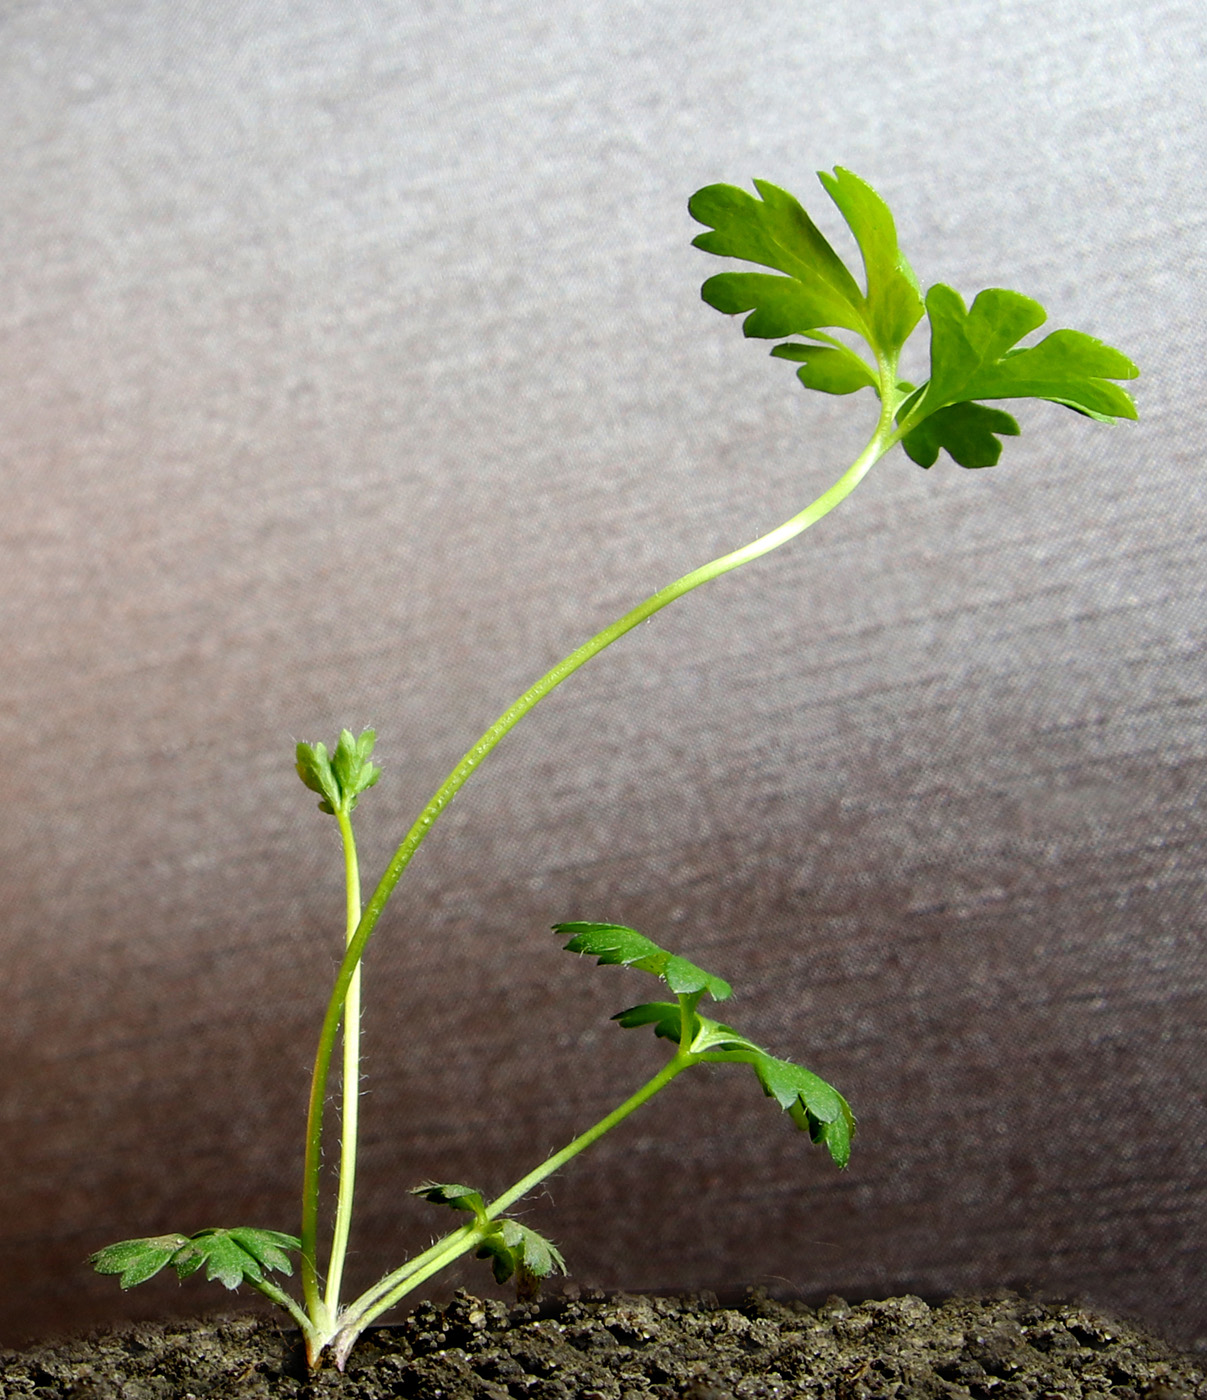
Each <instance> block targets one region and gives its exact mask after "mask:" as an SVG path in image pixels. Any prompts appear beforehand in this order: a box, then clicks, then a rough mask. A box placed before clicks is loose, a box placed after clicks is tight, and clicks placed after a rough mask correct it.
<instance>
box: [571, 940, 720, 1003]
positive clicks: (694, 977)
mask: <svg viewBox="0 0 1207 1400" xmlns="http://www.w3.org/2000/svg"><path fill="white" fill-rule="evenodd" d="M553 932H554V933H556V934H558V935H559V936H560V935H562V934H567V933H569V934H572V935H573V937H572V938H571V939H570V941H569V943H567V944H565V949H566V951H567V952H569V953H588V954H591V955H593V956H594V957H595V958H596V960H597V962H598V963H599V964H614V965H620V966H624V967H636V968H640V969H641V971H642V972H652V973H653V974H654V976H655V977H661V978H662V980H663V981H664V982H665V983H666V984H667V986H668V987H670V989H671V991H672V992H674V993H675V995H676V996H680V995H683V996H690V995H692V994H693V993H696V992H707V993H708V995H709V996H710V997H712V999H713V1000H714V1001H724V1000H725V999H726V998H727V997H728V996H730V994H731V993H732V992H733V988H732V987H731V986H730V985H729V983H728V982H726V981H725V980H724V979H723V978H721V977H714V976H713V975H712V973H711V972H705V971H704V969H703V968H702V967H697V966H696V964H695V963H693V962H688V960H687V959H686V958H681V957H679V956H678V954H677V953H668V952H667V951H666V949H665V948H659V946H658V945H657V944H656V943H655V942H653V941H652V940H651V939H649V938H647V937H646V936H645V934H643V933H638V932H637V930H636V929H633V928H626V927H625V925H624V924H596V923H589V922H584V921H577V922H572V923H567V924H554V926H553Z"/></svg>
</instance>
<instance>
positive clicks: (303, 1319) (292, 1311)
mask: <svg viewBox="0 0 1207 1400" xmlns="http://www.w3.org/2000/svg"><path fill="white" fill-rule="evenodd" d="M245 1277H246V1275H245ZM247 1281H248V1283H250V1284H251V1286H252V1287H253V1288H256V1289H259V1291H260V1292H261V1293H263V1294H264V1296H265V1297H266V1298H271V1299H272V1301H273V1302H274V1303H275V1304H276V1305H277V1307H279V1308H284V1309H285V1311H286V1312H287V1313H288V1314H289V1316H290V1317H292V1318H293V1320H294V1321H295V1322H296V1323H297V1324H298V1326H299V1327H300V1328H301V1329H302V1335H303V1336H304V1337H305V1338H306V1340H307V1343H308V1344H309V1342H310V1339H311V1337H312V1336H313V1335H314V1327H313V1325H312V1324H311V1321H310V1319H309V1318H308V1317H307V1316H306V1314H305V1313H304V1312H303V1311H302V1309H301V1308H300V1307H299V1306H298V1305H297V1303H296V1302H294V1300H293V1299H292V1298H291V1297H290V1296H289V1294H288V1293H286V1292H285V1290H284V1289H283V1288H278V1287H277V1285H276V1284H275V1283H273V1282H272V1280H271V1279H269V1278H262V1279H261V1280H260V1281H259V1283H257V1282H256V1281H255V1279H248V1280H247Z"/></svg>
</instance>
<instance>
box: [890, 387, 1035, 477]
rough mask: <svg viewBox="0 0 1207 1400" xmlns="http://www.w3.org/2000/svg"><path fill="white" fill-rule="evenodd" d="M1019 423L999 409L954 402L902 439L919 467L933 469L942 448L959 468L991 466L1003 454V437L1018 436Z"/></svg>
mask: <svg viewBox="0 0 1207 1400" xmlns="http://www.w3.org/2000/svg"><path fill="white" fill-rule="evenodd" d="M1017 436H1018V424H1017V423H1016V422H1015V420H1014V419H1013V418H1011V416H1010V415H1009V414H1008V413H1003V412H1002V410H1001V409H1000V408H986V407H985V405H984V404H982V403H953V404H950V405H949V406H948V407H947V408H940V409H938V410H937V411H936V412H935V413H932V414H931V415H930V417H929V418H924V419H923V420H922V422H921V423H919V425H918V426H917V427H916V428H914V429H913V431H912V432H909V433H906V435H905V437H903V438H902V439H901V446H902V447H904V448H905V450H906V452H907V453H908V454H909V456H910V457H911V458H912V459H913V460H914V461H915V462H917V464H918V465H919V466H920V467H933V466H934V464H935V461H936V460H937V458H938V456H939V449H940V448H943V449H944V450H945V451H946V452H947V454H948V456H949V457H951V458H952V460H953V461H955V462H957V463H959V465H960V466H961V467H992V466H996V465H997V461H998V458H999V457H1000V456H1001V455H1002V444H1001V438H1002V437H1017Z"/></svg>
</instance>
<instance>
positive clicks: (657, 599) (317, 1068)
mask: <svg viewBox="0 0 1207 1400" xmlns="http://www.w3.org/2000/svg"><path fill="white" fill-rule="evenodd" d="M880 393H881V406H880V417H879V421H878V422H877V425H876V431H875V432H874V433H873V434H872V437H871V439H870V440H869V442H868V444H867V446H866V447H865V448H864V450H863V451H862V452H861V453H860V454H859V456H858V457H857V458H856V459H855V461H854V462H853V463H852V464H851V465H850V466H849V467H848V468H847V470H846V471H845V472H844V473H843V474H842V476H840V477H839V478H838V480H837V481H836V482H835V483H834V484H833V485H832V486H831V487H830V488H829V489H828V490H827V491H824V492H823V493H822V494H821V495H820V496H819V497H818V498H817V499H816V500H815V501H813V502H812V503H811V504H810V505H808V506H806V507H805V509H804V510H802V511H800V512H799V513H798V514H796V515H794V516H793V517H792V518H791V519H790V520H787V521H785V522H784V524H782V525H781V526H779V527H778V529H775V530H772V531H771V532H770V534H767V535H763V536H761V537H760V538H759V539H757V540H753V541H751V543H750V544H747V545H744V546H743V547H742V548H741V549H736V550H733V551H732V552H731V553H729V554H724V555H722V556H721V557H720V558H718V559H714V560H713V561H712V562H711V563H709V564H704V565H702V566H701V567H700V568H698V569H693V570H692V571H691V572H690V573H688V574H684V575H683V577H682V578H680V579H677V580H676V581H675V582H674V583H671V584H668V585H667V587H665V588H662V589H660V590H659V591H658V592H657V593H654V594H653V595H652V596H651V597H649V598H647V599H646V600H645V601H644V602H643V603H639V604H638V605H637V606H636V607H635V608H632V609H631V610H630V611H629V612H627V613H625V614H624V616H623V617H621V618H619V619H618V620H617V621H616V622H614V623H612V625H611V626H610V627H605V628H604V630H603V631H602V632H599V633H598V634H597V635H596V636H594V637H592V638H591V640H590V641H588V642H584V643H583V645H582V646H580V647H577V648H576V649H575V650H574V651H572V652H571V653H570V655H569V656H567V657H566V658H565V659H564V660H563V661H560V662H558V664H557V665H556V666H555V667H554V668H553V669H552V670H551V671H548V672H546V673H545V675H544V676H542V677H541V679H540V680H539V681H537V682H536V684H535V685H533V686H531V687H530V688H529V689H528V690H526V691H525V692H524V694H523V695H521V696H520V698H519V699H518V700H517V701H516V702H515V703H514V704H513V705H512V706H510V708H508V709H507V710H505V711H504V712H503V714H502V715H500V716H499V718H498V719H497V720H495V722H494V723H493V724H492V725H491V726H490V728H489V729H487V730H486V732H485V733H484V734H483V735H482V737H481V738H480V739H479V740H478V742H477V743H476V744H474V746H473V747H472V748H471V749H469V750H467V752H466V753H465V754H464V755H463V756H462V758H461V761H460V762H459V763H458V764H457V766H456V767H455V768H454V769H453V771H452V772H451V773H450V774H449V775H448V777H447V778H446V779H445V780H444V782H443V783H441V785H440V787H439V788H437V790H436V792H435V794H434V795H433V797H432V798H431V800H430V801H429V802H428V804H427V806H426V807H424V809H423V811H422V812H420V814H419V817H418V818H417V820H416V821H415V823H414V825H413V826H412V827H411V829H410V830H409V831H408V832H407V834H406V836H405V837H404V838H403V840H402V843H401V844H400V845H399V847H398V849H397V850H396V851H395V852H394V855H393V856H392V858H391V859H390V863H389V864H388V865H387V866H386V869H385V872H384V873H383V875H382V877H381V879H380V880H379V881H378V884H377V888H376V889H375V890H374V891H373V894H372V895H371V897H370V899H369V902H368V904H367V905H366V906H365V910H364V913H363V915H362V916H361V920H360V924H359V926H358V928H357V930H356V933H355V934H354V935H353V937H352V939H351V940H350V941H349V943H348V945H347V949H346V951H345V953H344V959H343V961H342V962H341V963H340V966H339V971H338V972H337V973H336V977H335V982H334V985H333V986H332V989H331V996H330V999H329V1000H328V1003H327V1011H326V1014H325V1016H324V1018H323V1025H322V1028H321V1030H320V1032H319V1043H318V1049H317V1052H316V1055H315V1062H314V1073H313V1075H312V1078H311V1084H310V1109H309V1114H308V1118H307V1130H306V1160H305V1166H304V1176H305V1182H304V1187H303V1193H302V1200H303V1217H302V1276H303V1278H302V1282H303V1289H304V1290H306V1297H307V1303H308V1306H310V1307H311V1313H312V1315H313V1313H314V1307H313V1306H312V1305H311V1298H312V1297H313V1299H314V1300H315V1302H317V1300H318V1291H317V1282H316V1277H317V1276H316V1274H315V1265H314V1248H315V1236H316V1233H317V1231H316V1226H317V1202H318V1183H319V1173H320V1169H321V1148H322V1123H323V1103H324V1099H325V1096H326V1092H327V1076H328V1072H329V1068H330V1063H331V1056H332V1053H333V1051H334V1046H335V1039H336V1036H337V1034H338V1032H339V1025H340V1020H341V1018H342V1016H343V1013H344V1006H345V1003H346V1000H347V996H348V991H349V987H350V985H351V982H352V979H353V976H354V974H355V971H356V968H357V965H358V963H359V962H360V959H361V957H362V955H363V954H364V950H365V945H366V944H367V943H368V941H369V939H370V938H371V937H372V935H373V931H374V929H375V928H376V926H377V921H378V919H379V918H380V916H381V912H382V910H383V909H384V908H385V905H386V901H387V900H388V899H389V898H390V895H391V894H392V893H393V892H394V887H395V886H396V885H397V884H398V881H399V879H400V878H401V876H402V873H403V871H404V870H405V869H406V867H407V866H408V865H409V864H410V861H411V858H412V857H413V856H414V854H415V852H416V851H417V850H418V849H419V847H420V845H422V843H423V841H424V838H425V837H426V836H427V834H428V832H429V831H430V830H431V828H432V826H433V825H434V823H435V822H436V821H437V819H438V818H439V816H440V814H441V813H442V812H443V811H444V809H445V807H447V805H448V804H449V802H450V801H451V800H452V798H453V797H454V796H455V795H456V794H457V792H458V791H459V790H460V789H461V787H462V786H463V784H464V783H465V781H466V780H467V779H468V778H469V776H470V774H471V773H473V772H474V771H475V769H476V768H477V766H478V764H479V763H480V762H481V761H482V759H484V758H485V757H486V755H487V754H488V753H490V752H491V750H492V749H493V748H494V747H495V746H496V744H498V743H499V741H500V740H501V739H502V738H503V736H504V735H505V734H507V733H508V732H509V731H510V730H511V729H512V728H514V726H515V725H516V724H518V723H519V721H520V720H521V719H523V717H524V716H525V715H526V714H527V713H528V712H529V711H530V710H531V709H533V708H534V707H535V706H536V705H537V704H539V703H540V701H541V700H543V699H544V698H545V696H546V695H548V694H549V693H550V691H552V690H554V689H555V688H556V687H557V686H559V685H560V684H561V683H562V681H564V680H565V679H566V678H567V677H568V676H570V675H573V673H574V672H575V671H577V670H578V668H579V667H580V666H583V665H585V664H586V662H588V661H590V660H591V658H592V657H593V656H597V655H598V654H599V653H600V652H601V651H603V650H604V649H605V648H606V647H609V646H611V644H612V643H613V642H614V641H616V640H618V639H619V638H620V637H623V636H624V634H625V633H626V632H630V631H632V629H633V628H634V627H636V626H637V625H638V624H639V623H641V622H644V621H645V620H646V619H647V618H649V617H652V616H653V615H654V614H655V613H656V612H659V611H660V610H661V609H662V608H664V607H666V606H667V604H668V603H673V602H674V601H675V599H677V598H681V597H683V595H684V594H685V593H690V592H691V591H692V589H694V588H698V587H699V586H700V585H701V584H702V583H708V582H709V581H710V580H712V579H714V578H719V577H720V576H721V575H722V574H726V573H728V572H729V571H730V570H731V569H736V568H738V567H739V566H740V565H742V564H746V563H749V562H750V561H751V560H754V559H758V558H761V557H762V556H763V555H764V554H769V553H770V552H771V551H772V550H773V549H778V548H779V547H780V545H782V544H786V543H787V542H788V541H789V540H792V539H795V538H796V536H797V535H799V534H801V533H802V532H803V531H804V530H807V529H808V528H809V526H810V525H813V524H815V523H816V522H817V521H818V520H820V519H821V518H822V517H823V516H824V515H827V514H828V513H829V512H830V511H831V510H833V509H834V507H835V506H836V505H838V504H839V502H840V501H842V500H844V499H845V498H846V497H847V496H848V495H850V493H851V492H852V491H853V490H854V489H855V487H856V486H857V485H858V484H859V482H860V481H862V480H863V478H864V476H866V475H867V472H868V471H869V469H870V468H871V467H872V465H873V464H874V463H875V462H876V461H877V460H878V459H879V458H880V457H882V456H883V455H884V453H885V452H886V451H887V450H888V448H889V446H890V445H891V434H892V418H893V412H894V410H895V408H896V405H897V404H898V403H899V402H900V400H901V395H900V393H899V392H898V391H897V389H896V366H895V364H890V363H889V362H887V361H885V362H882V363H881V365H880Z"/></svg>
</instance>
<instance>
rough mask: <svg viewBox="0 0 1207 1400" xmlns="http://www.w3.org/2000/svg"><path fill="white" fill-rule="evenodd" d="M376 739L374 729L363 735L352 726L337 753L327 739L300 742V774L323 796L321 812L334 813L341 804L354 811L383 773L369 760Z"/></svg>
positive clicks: (341, 737)
mask: <svg viewBox="0 0 1207 1400" xmlns="http://www.w3.org/2000/svg"><path fill="white" fill-rule="evenodd" d="M376 740H377V735H376V733H375V732H374V731H373V730H372V729H366V730H365V731H364V732H363V733H362V734H361V736H360V738H359V739H357V738H354V737H353V734H352V731H351V730H350V729H343V730H341V731H340V736H339V742H338V743H337V744H336V746H335V752H334V753H333V754H330V755H328V753H327V746H326V744H323V743H318V744H299V745H298V747H297V770H298V777H299V778H301V780H302V782H304V783H305V784H306V786H307V787H308V788H309V789H310V790H311V791H312V792H317V793H319V794H320V796H321V797H322V799H323V800H322V801H321V802H320V803H319V811H320V812H327V813H330V814H331V815H332V816H334V814H335V811H336V809H337V808H343V809H345V810H346V811H348V812H351V811H352V809H353V808H354V807H355V806H356V803H357V799H358V798H359V797H360V794H361V793H362V792H365V791H366V790H367V789H368V788H371V787H372V786H373V784H374V783H375V782H376V781H377V780H378V778H380V777H381V769H380V768H378V767H377V765H376V764H374V763H370V762H369V755H370V754H371V753H372V752H373V745H374V743H375V742H376Z"/></svg>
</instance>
